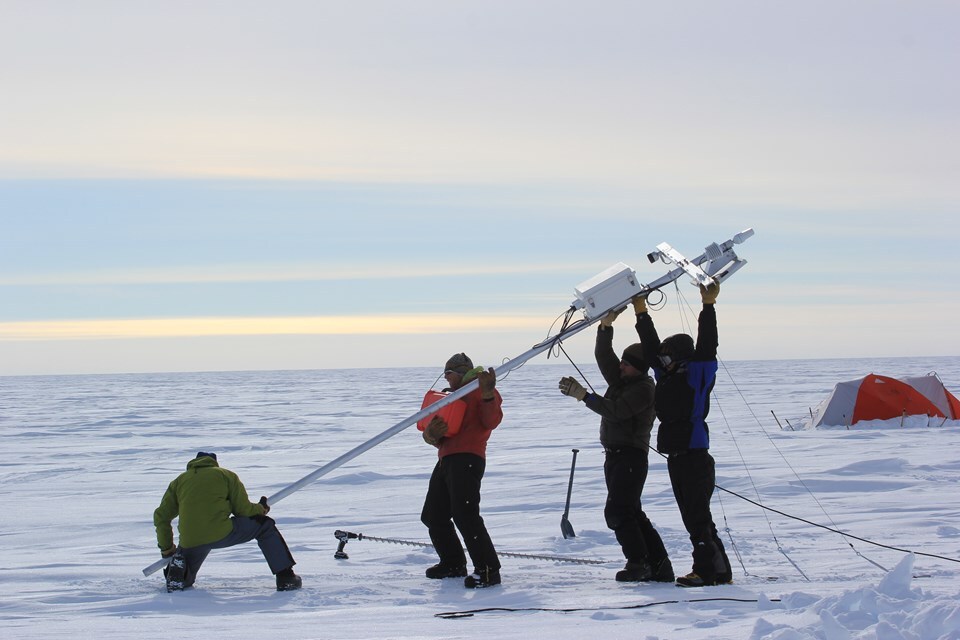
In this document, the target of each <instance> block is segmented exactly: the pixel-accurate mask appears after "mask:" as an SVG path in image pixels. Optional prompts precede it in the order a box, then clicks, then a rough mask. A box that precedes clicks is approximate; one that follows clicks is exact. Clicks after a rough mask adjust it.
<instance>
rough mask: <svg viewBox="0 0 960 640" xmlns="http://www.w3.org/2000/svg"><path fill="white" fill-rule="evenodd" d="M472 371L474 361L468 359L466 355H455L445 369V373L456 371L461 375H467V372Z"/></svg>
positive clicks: (448, 361)
mask: <svg viewBox="0 0 960 640" xmlns="http://www.w3.org/2000/svg"><path fill="white" fill-rule="evenodd" d="M470 369H473V360H471V359H470V358H468V357H467V354H465V353H455V354H453V355H452V356H450V359H449V360H447V364H445V365H444V367H443V370H444V371H445V372H446V371H455V372H457V373H459V374H460V375H463V374H465V373H466V372H467V371H470Z"/></svg>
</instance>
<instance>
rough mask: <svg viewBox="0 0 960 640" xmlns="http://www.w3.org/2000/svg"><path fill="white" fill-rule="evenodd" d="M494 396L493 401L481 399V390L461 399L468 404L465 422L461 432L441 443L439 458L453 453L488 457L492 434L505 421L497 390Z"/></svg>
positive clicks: (464, 417) (444, 439) (461, 424)
mask: <svg viewBox="0 0 960 640" xmlns="http://www.w3.org/2000/svg"><path fill="white" fill-rule="evenodd" d="M493 394H494V398H493V400H486V401H484V400H483V398H481V397H480V389H474V390H473V391H471V392H470V393H468V394H467V395H465V396H464V397H463V398H461V400H463V401H464V402H466V403H467V409H466V411H464V414H463V422H461V423H460V431H458V432H457V434H456V435H454V436H450V437H449V438H443V439H442V440H441V441H440V448H439V450H438V451H437V455H438V456H440V457H441V458H443V457H446V456H449V455H450V454H452V453H473V454H476V455H478V456H480V457H481V458H486V457H487V440H488V439H489V438H490V432H491V431H493V430H494V429H496V428H497V425H499V424H500V421H501V420H503V410H502V409H501V408H500V405H501V404H502V402H503V399H502V398H501V397H500V392H499V391H497V390H496V389H494V390H493Z"/></svg>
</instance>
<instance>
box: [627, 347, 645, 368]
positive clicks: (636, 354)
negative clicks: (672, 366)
mask: <svg viewBox="0 0 960 640" xmlns="http://www.w3.org/2000/svg"><path fill="white" fill-rule="evenodd" d="M622 359H623V360H626V361H627V363H629V364H630V365H632V366H633V368H634V369H637V370H638V371H646V370H647V361H646V360H644V358H643V345H642V344H640V343H639V342H635V343H633V344H632V345H630V346H629V347H627V348H626V349H624V350H623V356H622Z"/></svg>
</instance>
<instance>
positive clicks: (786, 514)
mask: <svg viewBox="0 0 960 640" xmlns="http://www.w3.org/2000/svg"><path fill="white" fill-rule="evenodd" d="M716 487H717V489H720V491H725V492H726V493H729V494H730V495H732V496H736V497H738V498H740V499H741V500H743V501H745V502H749V503H750V504H752V505H755V506H758V507H760V508H761V509H766V510H767V511H772V512H774V513H776V514H778V515H781V516H784V517H785V518H791V519H793V520H797V521H799V522H803V523H804V524H809V525H811V526H814V527H820V528H821V529H826V530H827V531H831V532H833V533H838V534H840V535H841V536H844V537H847V538H853V539H854V540H859V541H860V542H866V543H867V544H872V545H874V546H876V547H882V548H884V549H890V550H891V551H900V552H901V553H912V554H914V555H917V556H925V557H927V558H936V559H938V560H947V561H949V562H960V560H958V559H956V558H947V557H946V556H939V555H937V554H935V553H923V552H922V551H912V550H910V549H901V548H900V547H893V546H890V545H886V544H881V543H879V542H874V541H873V540H868V539H866V538H861V537H859V536H855V535H853V534H852V533H845V532H843V531H840V530H839V529H832V528H830V527H828V526H826V525H823V524H820V523H818V522H812V521H810V520H805V519H803V518H800V517H798V516H792V515H790V514H789V513H784V512H783V511H778V510H777V509H774V508H773V507H768V506H767V505H765V504H760V503H759V502H755V501H753V500H751V499H750V498H748V497H746V496H742V495H740V494H739V493H736V492H735V491H730V489H724V488H723V487H721V486H720V485H716ZM851 548H852V545H851ZM854 551H856V549H854ZM857 555H860V554H859V553H857ZM861 557H862V556H861ZM864 560H867V558H865V557H864ZM878 566H879V565H878ZM881 568H882V567H881Z"/></svg>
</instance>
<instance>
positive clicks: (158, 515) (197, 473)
mask: <svg viewBox="0 0 960 640" xmlns="http://www.w3.org/2000/svg"><path fill="white" fill-rule="evenodd" d="M231 515H235V516H262V515H264V509H263V506H262V505H260V504H259V503H254V502H250V499H249V498H248V497H247V490H246V488H244V486H243V483H242V482H240V478H239V477H237V474H235V473H234V472H233V471H230V470H229V469H224V468H222V467H220V466H219V465H218V464H217V461H216V460H214V459H213V458H210V457H208V456H203V457H201V458H195V459H194V460H191V461H190V462H188V463H187V470H186V471H184V472H183V473H181V474H180V475H179V476H177V478H176V479H175V480H174V481H173V482H171V483H170V485H169V486H168V487H167V491H166V492H165V493H164V494H163V499H162V500H161V501H160V506H159V507H157V509H156V511H154V512H153V525H154V526H155V527H156V529H157V545H158V546H159V547H160V549H161V550H166V549H169V548H171V547H173V546H174V545H173V528H172V527H171V525H170V523H171V522H172V521H173V519H174V518H176V517H178V516H179V518H180V521H179V523H178V527H177V528H178V529H179V531H180V546H181V547H186V548H189V547H196V546H199V545H202V544H208V543H210V542H216V541H217V540H221V539H223V538H224V537H226V536H227V534H229V533H230V532H231V531H232V530H233V523H232V522H231V520H230V516H231Z"/></svg>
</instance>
